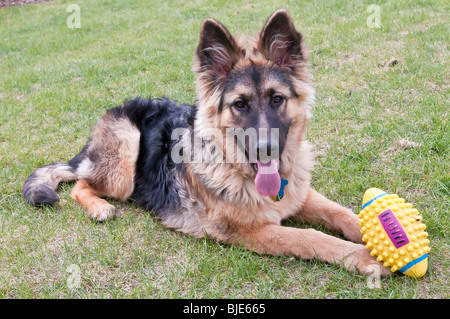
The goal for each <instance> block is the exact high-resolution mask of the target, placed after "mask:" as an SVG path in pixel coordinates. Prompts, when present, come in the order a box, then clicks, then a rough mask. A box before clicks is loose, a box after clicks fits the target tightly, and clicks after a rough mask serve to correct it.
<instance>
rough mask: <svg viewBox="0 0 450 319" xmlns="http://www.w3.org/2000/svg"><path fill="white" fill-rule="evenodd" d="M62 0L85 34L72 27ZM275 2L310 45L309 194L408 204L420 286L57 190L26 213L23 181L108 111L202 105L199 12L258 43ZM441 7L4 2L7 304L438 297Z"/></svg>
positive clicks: (447, 179)
mask: <svg viewBox="0 0 450 319" xmlns="http://www.w3.org/2000/svg"><path fill="white" fill-rule="evenodd" d="M373 3H375V4H377V5H378V7H377V8H378V9H379V11H378V12H379V18H380V20H379V28H377V27H374V25H373V23H372V22H373V21H374V20H372V18H371V15H372V14H374V13H375V14H376V13H377V11H376V10H375V11H370V10H369V11H368V10H367V9H368V7H369V5H371V4H373ZM71 4H77V5H78V7H79V8H80V28H70V27H69V26H68V24H67V21H68V20H69V22H71V21H72V20H71V14H73V11H70V10H69V12H67V8H68V7H69V5H71ZM279 7H284V8H286V9H288V11H289V12H290V13H291V16H292V18H293V20H294V21H295V24H296V27H297V29H298V30H299V31H301V32H302V34H303V36H304V38H305V41H306V42H307V43H308V45H309V47H310V49H311V67H312V73H313V75H314V83H315V84H314V86H315V88H316V91H317V99H316V103H315V106H314V109H313V114H314V116H313V118H312V119H311V121H310V126H309V129H308V133H307V135H308V138H309V140H310V141H311V143H312V144H313V145H314V146H315V149H316V152H317V165H316V168H315V171H314V174H313V187H314V188H315V189H317V190H318V191H320V192H322V193H324V194H325V195H327V196H328V197H329V198H331V199H333V200H335V201H337V202H339V203H341V204H342V205H344V206H347V207H349V208H351V209H353V211H354V212H355V213H358V212H359V209H360V205H361V200H362V196H363V194H364V191H365V189H366V188H368V187H379V188H382V189H384V190H385V191H388V192H391V193H396V194H398V195H400V196H401V197H404V198H405V199H406V201H408V202H412V203H413V205H414V206H415V207H416V208H417V209H418V210H419V211H420V212H421V213H422V214H423V218H424V222H425V223H426V224H427V231H428V232H429V239H430V241H431V243H430V247H431V252H430V254H429V263H430V264H429V271H428V273H427V274H426V275H425V277H423V278H421V279H413V278H409V277H406V276H402V275H398V274H393V275H392V276H390V277H387V278H384V279H382V280H381V282H380V285H379V286H378V287H373V285H370V284H368V281H367V277H365V276H363V275H358V274H354V273H350V272H348V271H346V270H345V269H343V268H341V267H339V266H334V265H328V264H324V263H321V262H319V261H316V260H311V261H302V260H299V259H296V258H291V257H285V256H275V257H274V256H259V255H257V254H254V253H252V252H249V251H246V250H243V249H241V248H239V247H233V246H229V245H226V244H221V243H217V242H215V241H213V240H211V239H201V240H200V239H194V238H191V237H189V236H187V235H183V234H180V233H177V232H175V231H172V230H168V229H165V228H164V227H163V226H162V225H161V224H160V223H159V222H158V220H156V219H155V218H154V215H153V214H152V213H151V212H146V211H143V210H141V209H139V208H136V207H135V206H134V205H133V203H117V202H114V204H116V205H117V206H118V208H120V211H121V215H120V216H119V217H118V218H116V220H114V221H109V222H106V223H94V222H92V221H90V220H89V219H88V218H87V215H86V213H85V212H84V211H83V209H82V208H81V207H80V206H79V205H78V204H76V203H75V202H73V201H72V200H71V199H70V197H69V193H70V189H71V188H72V186H73V183H69V184H63V185H61V187H60V189H59V194H60V197H61V201H60V202H59V203H58V204H57V205H56V206H55V207H44V208H41V209H36V208H30V207H28V206H27V205H26V203H25V202H24V200H23V199H22V198H21V194H20V192H21V188H22V185H23V183H24V181H25V179H26V178H27V176H28V175H29V174H30V173H31V172H32V171H33V170H34V169H35V168H37V167H39V166H42V165H45V164H48V163H52V162H56V161H68V160H70V159H71V158H72V157H73V156H74V155H75V154H77V153H78V152H79V151H80V150H81V148H82V147H83V145H84V144H85V143H86V141H87V138H88V134H89V131H90V128H91V127H92V125H93V124H94V123H95V122H96V120H97V119H98V118H99V117H100V116H101V115H102V114H103V113H104V111H105V110H106V109H108V108H110V107H112V106H116V105H119V104H121V103H122V102H123V101H124V100H126V99H129V98H133V97H137V96H145V97H159V96H167V97H169V98H171V99H176V100H179V101H181V102H187V103H192V102H193V101H194V100H195V86H194V75H193V73H192V71H191V66H192V61H193V56H194V51H195V48H196V45H197V41H198V31H199V27H200V23H201V21H202V19H203V18H205V17H213V18H216V19H217V20H219V21H221V22H222V23H223V24H224V25H226V26H227V27H228V28H229V30H230V31H231V32H233V33H245V34H249V33H251V34H252V33H253V32H254V31H255V30H256V31H259V30H260V28H261V27H262V25H263V24H264V22H265V20H266V19H267V17H268V16H269V15H270V14H271V13H272V12H273V11H274V10H275V9H277V8H279ZM449 9H450V6H449V3H448V1H445V0H434V1H431V0H430V1H426V0H421V1H404V0H399V1H375V0H371V1H356V0H355V1H353V0H352V1H345V0H342V1H338V0H333V1H330V0H320V1H281V4H280V1H265V2H264V4H262V3H261V2H260V1H252V2H247V1H242V2H239V1H235V0H232V1H225V0H223V1H222V0H218V1H200V0H197V1H179V0H176V1H172V0H170V1H154V0H151V1H148V0H136V1H131V0H129V1H127V0H114V1H97V0H79V1H72V0H70V1H66V0H57V1H51V2H43V3H39V4H34V5H25V6H21V7H7V8H1V9H0V109H1V113H0V166H1V170H0V298H448V297H449V296H450V293H449V292H450V288H449V287H450V285H449V264H450V259H449V257H450V247H449V233H450V229H449V225H450V220H449V219H450V218H449V202H450V176H449V174H450V165H449V164H450V160H449V142H450V127H449V123H448V117H449V102H448V99H449V94H448V93H449V74H450V70H449V61H448V58H449V57H448V49H449V48H448V45H449V28H448V15H449V11H450V10H449ZM368 19H369V20H368ZM375 19H376V17H375ZM368 22H369V23H368ZM69 25H70V26H71V24H70V23H69ZM393 59H394V60H395V61H394V60H393ZM286 224H287V225H289V226H292V227H310V226H309V225H301V224H293V223H291V222H286ZM319 229H321V230H323V231H325V232H327V233H331V232H329V231H327V230H325V229H322V228H319ZM332 234H333V235H336V236H339V235H338V234H334V233H332Z"/></svg>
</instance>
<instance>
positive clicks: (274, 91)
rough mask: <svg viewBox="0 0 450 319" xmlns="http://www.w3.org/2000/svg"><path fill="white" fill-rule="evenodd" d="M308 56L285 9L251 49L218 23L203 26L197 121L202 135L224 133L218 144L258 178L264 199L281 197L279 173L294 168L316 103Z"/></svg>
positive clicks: (271, 19) (198, 56)
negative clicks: (214, 131) (210, 131)
mask: <svg viewBox="0 0 450 319" xmlns="http://www.w3.org/2000/svg"><path fill="white" fill-rule="evenodd" d="M308 55H309V52H308V49H307V48H306V46H305V45H304V44H303V38H302V35H301V34H300V33H299V32H297V31H296V30H295V27H294V24H293V22H292V20H291V18H290V16H289V14H288V13H287V12H286V11H285V10H278V11H276V12H274V13H273V14H272V15H271V16H270V17H269V19H268V20H267V22H266V24H265V25H264V27H263V28H262V30H261V32H260V33H259V34H258V35H257V36H256V37H255V38H254V39H251V40H250V41H249V43H248V44H246V43H245V42H244V38H242V37H233V36H232V35H231V34H230V32H229V31H228V30H227V29H226V28H225V27H224V26H223V25H222V24H220V23H219V22H217V21H215V20H213V19H206V20H204V21H203V23H202V26H201V32H200V43H199V45H198V48H197V52H196V60H195V65H194V71H195V72H196V74H197V97H198V104H199V105H198V114H197V120H198V122H199V123H200V125H201V128H202V129H205V128H215V129H219V130H220V131H221V133H222V136H223V139H222V140H221V141H217V142H220V143H219V144H220V148H222V149H223V153H224V154H225V156H226V158H227V160H228V161H229V162H231V163H233V165H234V166H235V167H237V168H239V169H240V170H241V171H242V172H243V174H244V175H246V176H249V177H251V176H253V177H254V176H256V186H257V188H258V191H259V192H260V193H261V194H262V195H276V192H278V189H277V187H278V188H279V184H278V186H277V183H279V180H280V175H279V172H281V173H282V174H283V171H285V172H287V171H288V170H289V169H290V167H291V165H290V164H289V163H290V162H292V160H293V158H294V157H295V156H296V155H297V153H298V148H299V145H300V143H301V141H302V139H303V135H304V132H305V124H306V121H307V118H308V117H309V105H310V104H311V103H312V100H313V96H314V90H313V89H312V87H311V85H310V83H309V69H308V63H307V60H308ZM230 154H232V155H230ZM258 178H259V179H258ZM277 179H278V182H277ZM276 182H277V183H276ZM273 193H275V194H273Z"/></svg>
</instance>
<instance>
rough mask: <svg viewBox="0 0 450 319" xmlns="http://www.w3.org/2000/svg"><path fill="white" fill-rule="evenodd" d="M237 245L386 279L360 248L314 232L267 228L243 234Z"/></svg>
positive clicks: (387, 271) (262, 227)
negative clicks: (315, 259) (341, 267)
mask: <svg viewBox="0 0 450 319" xmlns="http://www.w3.org/2000/svg"><path fill="white" fill-rule="evenodd" d="M240 241H241V242H242V241H243V242H244V244H245V245H246V247H247V248H248V249H250V250H252V251H255V252H257V253H260V254H271V255H294V256H297V257H299V258H302V259H311V258H318V259H319V260H321V261H324V262H328V263H332V264H343V265H344V267H346V268H347V269H349V270H351V271H357V270H358V271H360V272H362V273H364V274H367V275H370V274H373V273H374V272H375V273H377V274H380V275H381V276H385V275H388V274H389V270H388V269H387V268H384V267H383V266H382V265H381V264H380V263H379V262H377V261H376V259H375V258H373V257H372V256H370V254H369V251H368V250H367V249H365V247H364V246H363V245H360V244H355V243H352V242H349V241H345V240H342V239H339V238H336V237H333V236H330V235H326V234H324V233H322V232H320V231H317V230H314V229H300V228H292V227H284V226H280V225H276V224H266V225H263V226H259V227H255V228H253V229H252V230H250V231H249V232H246V234H244V235H243V236H242V237H241V238H240Z"/></svg>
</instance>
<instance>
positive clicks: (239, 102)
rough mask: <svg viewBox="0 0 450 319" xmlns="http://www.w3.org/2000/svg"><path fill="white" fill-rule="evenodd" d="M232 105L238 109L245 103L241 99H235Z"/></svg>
mask: <svg viewBox="0 0 450 319" xmlns="http://www.w3.org/2000/svg"><path fill="white" fill-rule="evenodd" d="M234 106H236V107H237V108H238V109H243V108H244V107H245V103H244V101H242V100H237V101H236V102H234Z"/></svg>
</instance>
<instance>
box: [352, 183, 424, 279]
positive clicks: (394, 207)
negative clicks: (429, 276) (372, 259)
mask: <svg viewBox="0 0 450 319" xmlns="http://www.w3.org/2000/svg"><path fill="white" fill-rule="evenodd" d="M358 216H359V219H360V221H359V225H360V226H361V234H363V238H362V240H363V241H364V242H365V243H367V245H366V248H367V249H369V250H371V252H370V254H371V255H372V256H377V260H378V261H379V262H383V266H384V267H390V268H391V271H392V272H395V271H399V272H401V273H403V274H405V275H407V276H410V277H422V276H423V275H425V273H426V272H427V268H428V252H429V251H430V247H428V244H429V243H430V241H429V240H428V239H427V237H428V233H427V232H426V231H425V229H426V226H425V224H424V223H422V216H420V215H419V213H418V211H417V209H414V208H413V207H412V205H411V204H410V203H405V200H404V199H403V198H399V197H398V196H397V195H395V194H389V193H386V192H384V191H382V190H381V189H378V188H369V189H368V190H367V191H366V193H365V194H364V198H363V202H362V210H361V212H360V213H359V215H358Z"/></svg>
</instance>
